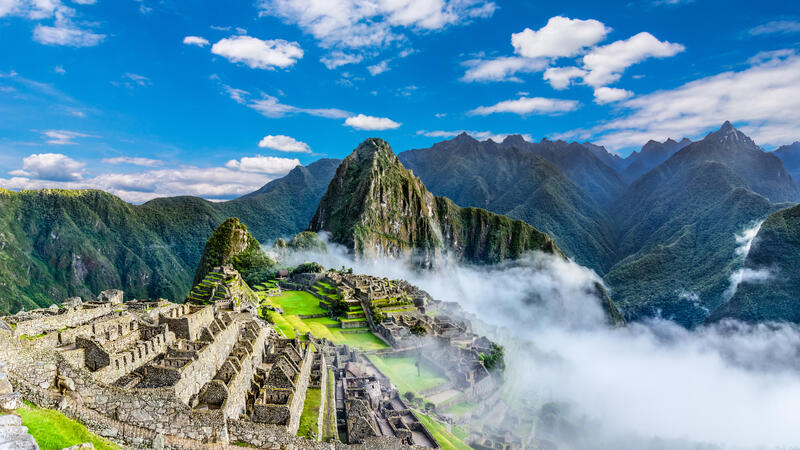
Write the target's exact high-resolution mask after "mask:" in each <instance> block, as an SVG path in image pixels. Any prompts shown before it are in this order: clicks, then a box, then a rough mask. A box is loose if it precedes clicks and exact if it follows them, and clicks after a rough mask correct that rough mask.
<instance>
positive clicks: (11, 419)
mask: <svg viewBox="0 0 800 450" xmlns="http://www.w3.org/2000/svg"><path fill="white" fill-rule="evenodd" d="M5 426H16V427H18V426H22V417H20V416H15V415H14V414H5V415H2V416H0V427H5Z"/></svg>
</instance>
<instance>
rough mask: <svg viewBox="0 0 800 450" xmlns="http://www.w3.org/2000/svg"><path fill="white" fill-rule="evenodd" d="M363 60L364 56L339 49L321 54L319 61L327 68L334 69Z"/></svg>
mask: <svg viewBox="0 0 800 450" xmlns="http://www.w3.org/2000/svg"><path fill="white" fill-rule="evenodd" d="M363 60H364V56H363V55H360V54H356V53H345V52H340V51H335V52H331V53H329V54H328V55H326V56H323V57H322V58H321V59H320V61H321V62H322V64H325V67H327V68H328V69H331V70H333V69H335V68H337V67H340V66H344V65H346V64H358V63H360V62H361V61H363Z"/></svg>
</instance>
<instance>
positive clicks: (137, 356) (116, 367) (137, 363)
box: [76, 326, 175, 383]
mask: <svg viewBox="0 0 800 450" xmlns="http://www.w3.org/2000/svg"><path fill="white" fill-rule="evenodd" d="M78 339H82V338H78ZM174 341H175V334H174V333H172V332H171V331H169V330H168V329H167V327H166V326H165V327H163V331H162V332H161V333H159V334H156V335H155V336H152V337H151V339H150V340H147V341H141V342H138V343H136V344H135V345H134V346H133V347H131V348H128V349H126V350H124V351H121V352H117V353H114V354H112V355H109V364H108V365H107V366H106V367H103V368H101V369H99V370H97V371H95V372H94V377H95V379H97V381H100V382H102V383H113V382H114V381H116V380H117V379H119V378H120V377H122V376H124V375H127V374H129V373H131V372H133V371H134V370H136V369H138V368H139V367H142V366H143V365H145V364H147V363H149V362H150V361H152V360H153V359H154V358H155V357H156V356H158V355H159V354H161V353H164V352H165V351H166V350H167V347H168V346H169V345H170V344H172V343H173V342H174ZM76 345H78V343H77V342H76ZM79 347H80V345H79Z"/></svg>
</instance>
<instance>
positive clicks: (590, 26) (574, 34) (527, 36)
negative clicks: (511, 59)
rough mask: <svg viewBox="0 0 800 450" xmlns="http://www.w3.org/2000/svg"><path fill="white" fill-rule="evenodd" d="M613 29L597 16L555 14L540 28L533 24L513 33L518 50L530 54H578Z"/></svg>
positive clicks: (553, 55) (529, 56) (520, 52)
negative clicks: (569, 16)
mask: <svg viewBox="0 0 800 450" xmlns="http://www.w3.org/2000/svg"><path fill="white" fill-rule="evenodd" d="M609 31H611V29H610V28H607V27H606V26H605V25H603V23H602V22H599V21H597V20H594V19H589V20H580V19H570V18H567V17H562V16H555V17H551V18H550V20H548V21H547V25H545V26H543V27H542V28H540V29H539V30H537V31H533V30H531V29H530V28H525V30H523V31H521V32H519V33H514V34H512V35H511V44H512V45H513V46H514V52H515V53H517V54H518V55H521V56H524V57H526V58H540V57H561V56H575V55H578V54H580V53H582V52H583V50H584V49H585V48H586V47H590V46H592V45H594V44H596V43H598V42H600V41H602V40H603V39H604V38H605V37H606V34H608V32H609Z"/></svg>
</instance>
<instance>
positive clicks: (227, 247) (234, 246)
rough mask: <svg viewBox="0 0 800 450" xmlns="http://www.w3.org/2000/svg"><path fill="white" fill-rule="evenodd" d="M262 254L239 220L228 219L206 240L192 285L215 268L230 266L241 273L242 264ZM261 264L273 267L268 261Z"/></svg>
mask: <svg viewBox="0 0 800 450" xmlns="http://www.w3.org/2000/svg"><path fill="white" fill-rule="evenodd" d="M262 253H263V251H262V250H261V244H259V243H258V240H256V238H254V237H253V235H252V234H250V232H249V231H247V227H246V226H245V225H244V224H243V223H241V222H239V219H236V218H229V219H227V220H226V221H225V222H222V224H221V225H220V226H218V227H217V229H215V230H214V232H213V233H211V237H209V238H208V241H207V242H206V245H205V248H204V249H203V256H201V257H200V263H199V264H198V265H197V271H196V272H195V274H194V283H193V284H197V283H199V282H200V281H202V280H203V279H204V278H205V277H206V275H208V273H209V272H211V270H212V269H214V268H215V267H219V266H224V265H227V264H232V265H233V268H234V269H236V270H237V271H242V269H243V263H244V262H249V261H250V260H252V259H253V258H258V257H259V256H260V254H262ZM264 258H266V255H264ZM263 262H264V263H265V264H267V265H274V263H272V264H270V263H271V261H268V259H265V260H264V261H263Z"/></svg>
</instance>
